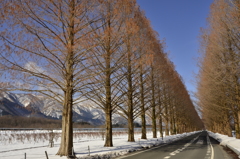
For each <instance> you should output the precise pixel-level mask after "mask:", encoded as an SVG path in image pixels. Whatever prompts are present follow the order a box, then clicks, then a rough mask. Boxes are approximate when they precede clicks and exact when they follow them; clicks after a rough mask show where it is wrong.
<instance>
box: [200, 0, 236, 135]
mask: <svg viewBox="0 0 240 159" xmlns="http://www.w3.org/2000/svg"><path fill="white" fill-rule="evenodd" d="M239 17H240V1H239V0H215V1H214V2H213V4H212V5H211V12H210V14H209V17H208V27H207V28H206V29H203V30H202V38H201V44H202V50H201V51H202V53H203V55H202V60H201V62H200V64H201V71H200V73H199V82H198V93H197V96H198V99H199V106H200V107H201V109H202V114H203V120H204V123H205V126H206V128H207V129H209V130H211V131H213V132H219V133H222V134H226V135H229V136H232V130H235V131H236V137H237V138H240V61H239V60H240V56H239V55H240V19H239Z"/></svg>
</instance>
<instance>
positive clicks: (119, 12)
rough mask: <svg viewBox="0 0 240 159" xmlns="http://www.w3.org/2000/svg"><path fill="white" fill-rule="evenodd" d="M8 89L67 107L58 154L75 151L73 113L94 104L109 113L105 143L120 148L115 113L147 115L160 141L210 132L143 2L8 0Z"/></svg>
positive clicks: (4, 15)
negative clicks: (163, 136) (115, 138)
mask: <svg viewBox="0 0 240 159" xmlns="http://www.w3.org/2000/svg"><path fill="white" fill-rule="evenodd" d="M0 15H1V16H0V17H1V20H0V26H1V29H0V41H1V44H2V45H1V46H0V52H1V56H0V60H1V62H0V69H1V71H2V72H1V73H2V74H1V76H2V78H1V89H2V90H8V91H15V90H18V91H27V92H35V93H38V94H41V95H45V96H46V97H48V98H52V99H54V100H56V101H58V102H59V103H61V104H62V105H63V113H62V139H61V145H60V148H59V151H58V153H57V155H61V156H62V155H63V156H68V155H70V154H71V152H72V148H73V126H72V109H73V107H74V105H75V104H78V103H82V102H85V101H91V102H93V103H94V104H95V105H96V106H97V107H98V108H99V109H102V110H103V111H104V112H105V118H106V123H105V130H106V133H105V135H106V137H105V144H104V146H107V147H110V146H113V142H112V127H113V125H112V115H113V114H114V113H118V114H120V115H121V116H123V117H124V118H126V120H127V121H128V141H129V142H133V141H134V120H135V119H136V118H138V117H140V118H141V121H142V124H141V126H142V139H146V138H147V136H146V116H149V117H150V118H151V122H152V131H153V137H154V138H156V137H157V127H159V130H160V133H161V134H163V128H162V125H163V123H164V124H165V127H166V135H169V132H170V133H171V134H175V133H182V132H188V131H194V130H199V129H202V127H203V125H202V122H201V120H200V118H199V116H198V114H197V112H196V111H195V109H194V105H193V103H192V101H191V99H190V96H189V94H188V92H187V90H186V88H185V86H184V83H183V80H182V78H181V77H180V76H179V74H178V73H177V72H176V70H175V68H174V65H173V63H172V62H171V61H170V60H169V59H168V56H167V53H166V52H165V48H164V47H165V44H164V41H163V40H160V39H159V37H158V35H157V33H156V32H155V31H154V30H153V29H152V27H151V25H150V22H149V20H148V19H147V18H146V17H145V15H144V13H143V11H141V9H140V8H139V6H138V5H137V3H136V0H88V1H87V0H36V1H31V0H21V1H19V0H12V1H9V0H2V1H1V2H0Z"/></svg>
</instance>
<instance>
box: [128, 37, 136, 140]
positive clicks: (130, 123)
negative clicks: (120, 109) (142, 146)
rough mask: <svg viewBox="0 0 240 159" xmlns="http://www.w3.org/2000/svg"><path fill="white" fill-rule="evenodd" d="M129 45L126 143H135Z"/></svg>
mask: <svg viewBox="0 0 240 159" xmlns="http://www.w3.org/2000/svg"><path fill="white" fill-rule="evenodd" d="M129 50H130V45H129V41H128V63H127V65H128V72H127V73H128V74H127V81H128V92H127V96H128V142H135V140H134V124H133V120H134V119H133V84H132V61H131V52H130V51H129Z"/></svg>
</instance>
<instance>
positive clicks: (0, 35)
mask: <svg viewBox="0 0 240 159" xmlns="http://www.w3.org/2000/svg"><path fill="white" fill-rule="evenodd" d="M0 3H1V5H0V6H1V32H0V40H1V43H2V45H1V48H0V49H1V64H2V65H4V67H5V70H6V72H5V77H6V78H7V80H8V81H7V80H4V84H5V85H7V86H8V90H10V91H14V90H18V91H27V92H38V93H40V94H42V95H45V96H47V97H49V98H52V99H54V100H56V101H58V102H59V103H61V104H62V105H63V111H62V135H61V144H60V148H59V151H58V153H57V155H61V156H68V155H70V154H72V148H73V128H72V108H73V105H74V104H76V103H78V102H80V99H81V97H82V96H81V93H80V92H82V89H84V87H85V84H84V81H85V79H87V78H88V77H89V76H87V75H86V74H85V73H86V72H85V71H84V68H85V67H86V66H85V65H86V64H87V63H86V62H85V61H86V56H85V55H86V54H87V53H88V52H89V50H90V49H91V47H89V48H86V46H85V45H84V43H85V41H87V39H88V36H89V32H90V31H89V30H88V26H89V24H91V23H93V22H94V21H95V20H96V16H95V15H93V14H92V12H94V11H93V9H94V7H93V6H94V5H95V4H94V3H95V1H91V2H88V1H85V0H78V1H77V0H36V1H31V0H20V1H18V0H13V1H8V0H3V1H1V2H0ZM87 16H89V17H91V20H90V21H89V20H87V19H89V17H88V18H87Z"/></svg>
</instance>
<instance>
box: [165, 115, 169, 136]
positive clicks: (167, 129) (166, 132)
mask: <svg viewBox="0 0 240 159" xmlns="http://www.w3.org/2000/svg"><path fill="white" fill-rule="evenodd" d="M165 135H166V136H169V121H168V117H166V119H165Z"/></svg>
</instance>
